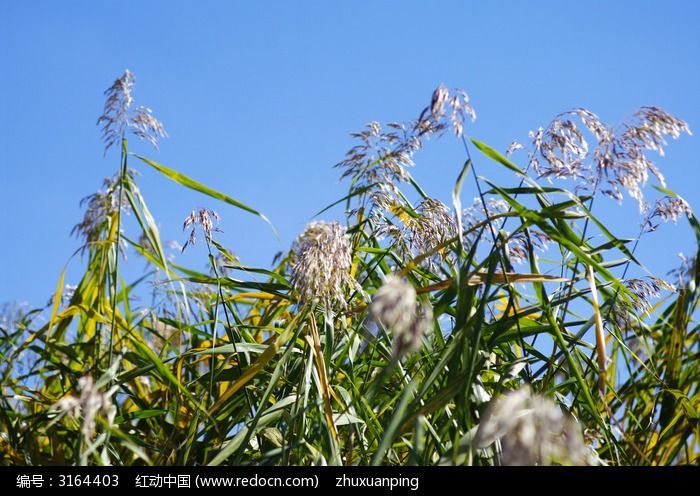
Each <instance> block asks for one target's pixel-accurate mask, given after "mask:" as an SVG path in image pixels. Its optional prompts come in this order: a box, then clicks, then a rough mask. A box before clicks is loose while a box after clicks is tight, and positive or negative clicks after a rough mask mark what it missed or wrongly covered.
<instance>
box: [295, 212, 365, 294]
mask: <svg viewBox="0 0 700 496" xmlns="http://www.w3.org/2000/svg"><path fill="white" fill-rule="evenodd" d="M293 252H294V263H293V266H292V284H293V286H294V289H295V290H296V291H297V293H298V294H299V301H300V303H302V304H305V303H309V302H311V301H313V300H314V299H318V300H320V301H321V302H322V303H323V304H324V305H326V306H331V305H332V304H333V303H338V304H340V305H341V306H342V307H343V308H345V307H346V303H345V290H346V288H348V287H351V288H355V289H357V288H358V287H359V285H358V284H357V282H356V281H355V280H354V279H353V278H352V277H351V275H350V269H351V266H352V250H351V248H350V242H349V240H348V236H347V234H346V232H345V229H344V228H343V227H342V226H341V225H340V224H339V223H338V222H324V221H316V222H312V223H310V224H309V225H307V226H306V229H304V232H303V233H302V234H301V235H300V236H299V237H298V238H297V240H296V241H295V243H294V247H293Z"/></svg>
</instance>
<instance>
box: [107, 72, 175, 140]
mask: <svg viewBox="0 0 700 496" xmlns="http://www.w3.org/2000/svg"><path fill="white" fill-rule="evenodd" d="M135 82H136V78H135V76H134V74H133V73H132V72H131V71H130V70H129V69H127V70H126V71H124V74H122V75H121V76H120V77H119V78H117V79H116V80H115V81H114V83H112V86H110V87H109V88H107V89H106V90H105V96H106V100H105V105H104V110H103V112H102V115H101V116H100V117H99V118H98V119H97V125H98V126H99V125H101V126H102V140H103V141H104V143H105V153H107V150H109V149H110V148H111V147H112V146H113V145H114V144H115V143H116V142H117V141H119V140H121V139H122V138H123V137H124V135H125V134H126V132H127V130H128V129H131V130H132V132H133V133H134V134H135V135H136V136H137V137H139V138H141V139H145V140H146V141H148V142H149V143H151V145H153V146H154V147H155V148H156V149H158V140H159V139H160V138H164V137H167V136H168V133H167V132H166V131H165V127H164V126H163V124H162V123H161V122H160V121H159V120H158V119H156V118H155V117H154V116H153V112H152V111H151V109H149V108H146V107H143V106H138V107H136V108H135V109H134V110H133V111H130V109H131V106H132V104H133V103H134V98H133V96H132V92H133V90H134V83H135Z"/></svg>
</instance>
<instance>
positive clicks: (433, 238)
mask: <svg viewBox="0 0 700 496" xmlns="http://www.w3.org/2000/svg"><path fill="white" fill-rule="evenodd" d="M375 197H376V198H377V199H376V200H375V201H376V202H377V205H378V206H379V207H381V210H379V209H377V211H376V212H375V214H374V216H373V217H374V223H375V225H376V229H375V235H376V236H377V237H379V238H388V239H390V240H391V243H392V245H394V246H395V247H396V249H397V250H398V252H399V253H400V254H401V256H402V257H404V258H407V257H415V256H418V255H421V254H425V253H428V252H430V251H432V250H434V249H436V248H437V247H438V246H440V245H441V244H443V243H446V242H447V241H449V240H450V239H452V238H454V237H456V236H457V223H456V222H455V219H454V217H453V215H452V214H451V212H450V208H449V207H448V206H447V205H445V204H444V203H442V202H441V201H439V200H436V199H434V198H424V199H423V200H422V201H421V202H420V203H419V204H418V206H417V207H416V208H415V209H411V208H410V207H409V206H408V205H405V204H404V203H403V202H402V201H401V200H399V199H398V198H396V197H393V196H390V195H381V196H380V195H376V196H375ZM390 215H393V216H394V217H396V219H397V220H398V222H399V224H395V223H394V222H391V221H390V220H389V218H388V217H389V216H390ZM446 253H447V250H446V248H444V249H442V250H439V252H438V253H437V254H436V255H435V256H431V257H428V258H427V259H426V260H425V262H424V265H426V266H429V267H434V266H435V265H436V264H437V263H438V262H439V261H440V260H442V259H444V258H445V256H446Z"/></svg>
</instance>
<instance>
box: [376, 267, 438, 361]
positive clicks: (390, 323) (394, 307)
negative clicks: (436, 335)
mask: <svg viewBox="0 0 700 496" xmlns="http://www.w3.org/2000/svg"><path fill="white" fill-rule="evenodd" d="M369 317H370V319H371V320H372V321H373V322H376V323H377V324H380V325H382V326H383V327H384V328H385V329H387V330H391V331H393V335H394V344H393V358H394V359H398V358H400V357H402V356H403V355H405V354H407V353H412V352H414V351H416V350H418V349H419V348H420V345H421V338H422V337H423V336H424V335H425V334H426V333H428V332H429V331H430V329H431V328H432V317H433V313H432V307H430V305H424V306H422V307H421V312H420V313H419V312H418V311H417V294H416V290H415V289H414V288H413V286H412V285H411V284H409V283H408V282H406V281H404V280H402V279H400V278H398V277H395V276H391V277H389V278H387V280H386V281H385V282H384V284H382V286H381V287H380V288H379V289H378V290H377V292H376V293H375V295H374V298H373V299H372V304H371V305H370V308H369Z"/></svg>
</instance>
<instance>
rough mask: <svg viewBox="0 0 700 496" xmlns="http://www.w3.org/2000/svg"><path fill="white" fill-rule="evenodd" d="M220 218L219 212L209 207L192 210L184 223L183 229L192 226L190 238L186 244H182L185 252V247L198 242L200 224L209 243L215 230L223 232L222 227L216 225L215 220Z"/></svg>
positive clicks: (217, 220)
mask: <svg viewBox="0 0 700 496" xmlns="http://www.w3.org/2000/svg"><path fill="white" fill-rule="evenodd" d="M212 219H213V220H212ZM220 220H221V217H219V214H217V213H216V212H215V211H214V210H211V209H208V208H200V209H199V210H192V212H191V213H190V214H189V215H188V216H187V217H185V221H184V223H183V225H182V230H183V231H185V230H187V229H188V228H192V229H191V230H190V237H189V239H188V240H187V241H186V242H185V244H184V245H182V251H183V252H184V251H185V248H187V247H188V246H190V245H194V244H195V243H196V242H197V226H198V225H199V227H201V229H202V232H204V237H205V239H206V241H207V243H210V242H211V241H212V236H213V233H214V232H215V231H216V232H221V229H219V228H218V227H214V221H216V222H219V221H220Z"/></svg>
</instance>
